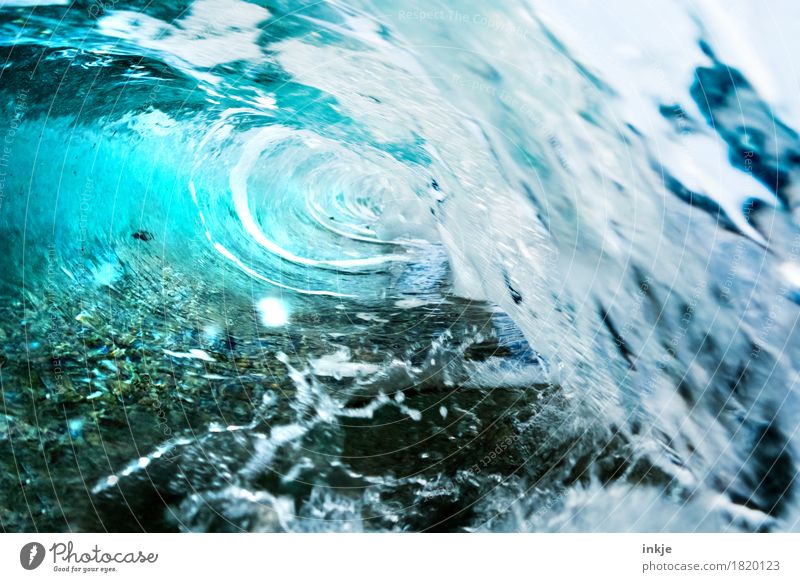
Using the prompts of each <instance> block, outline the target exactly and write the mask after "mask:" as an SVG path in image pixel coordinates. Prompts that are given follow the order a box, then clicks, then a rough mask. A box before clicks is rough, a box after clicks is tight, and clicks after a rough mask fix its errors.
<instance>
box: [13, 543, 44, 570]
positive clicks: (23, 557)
mask: <svg viewBox="0 0 800 582" xmlns="http://www.w3.org/2000/svg"><path fill="white" fill-rule="evenodd" d="M44 554H45V551H44V546H43V545H42V544H40V543H39V542H30V543H27V544H25V545H24V546H22V549H21V550H20V551H19V563H20V564H22V567H23V568H25V569H26V570H35V569H36V568H38V567H39V566H41V565H42V562H43V561H44Z"/></svg>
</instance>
